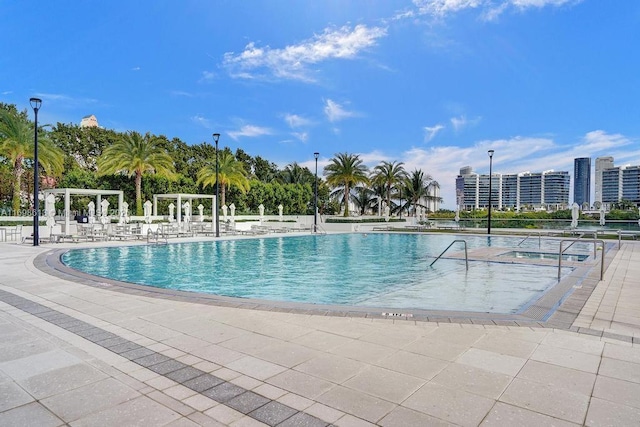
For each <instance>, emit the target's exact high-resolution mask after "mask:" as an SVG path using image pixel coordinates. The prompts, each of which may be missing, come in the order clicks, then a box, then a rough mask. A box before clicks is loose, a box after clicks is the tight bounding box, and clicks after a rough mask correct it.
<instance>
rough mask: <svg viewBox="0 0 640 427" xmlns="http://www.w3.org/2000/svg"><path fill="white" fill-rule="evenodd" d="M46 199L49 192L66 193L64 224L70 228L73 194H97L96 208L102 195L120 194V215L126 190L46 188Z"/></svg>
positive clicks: (98, 206)
mask: <svg viewBox="0 0 640 427" xmlns="http://www.w3.org/2000/svg"><path fill="white" fill-rule="evenodd" d="M43 193H44V197H45V200H46V198H47V196H48V195H49V194H53V195H61V194H64V226H65V230H67V232H68V230H69V223H70V213H71V196H96V208H98V209H100V206H101V203H102V196H118V215H121V214H122V203H123V202H124V192H123V191H122V190H92V189H85V188H52V189H49V190H44V191H43Z"/></svg>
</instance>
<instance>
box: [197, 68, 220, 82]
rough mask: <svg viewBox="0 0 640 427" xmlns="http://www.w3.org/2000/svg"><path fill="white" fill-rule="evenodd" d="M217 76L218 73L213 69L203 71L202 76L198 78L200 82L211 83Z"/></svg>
mask: <svg viewBox="0 0 640 427" xmlns="http://www.w3.org/2000/svg"><path fill="white" fill-rule="evenodd" d="M215 78H216V73H214V72H211V71H203V72H202V77H200V80H198V83H210V82H212V81H213V80H214V79H215Z"/></svg>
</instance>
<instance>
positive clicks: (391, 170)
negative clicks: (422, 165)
mask: <svg viewBox="0 0 640 427" xmlns="http://www.w3.org/2000/svg"><path fill="white" fill-rule="evenodd" d="M403 165H404V163H402V162H396V161H393V162H387V161H383V162H382V163H380V164H379V165H378V166H376V167H375V168H373V175H372V177H371V179H372V181H373V182H374V183H376V184H378V185H382V186H383V187H384V188H385V190H386V191H385V193H386V196H387V206H389V207H391V189H392V188H394V187H395V186H397V185H398V184H400V183H402V181H403V180H404V179H405V177H406V176H407V172H406V171H405V170H404V167H403Z"/></svg>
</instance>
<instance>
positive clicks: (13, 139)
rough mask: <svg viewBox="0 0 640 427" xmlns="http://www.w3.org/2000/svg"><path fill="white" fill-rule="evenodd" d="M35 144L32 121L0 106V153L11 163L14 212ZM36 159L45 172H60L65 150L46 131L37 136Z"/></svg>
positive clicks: (18, 206)
mask: <svg viewBox="0 0 640 427" xmlns="http://www.w3.org/2000/svg"><path fill="white" fill-rule="evenodd" d="M34 148H35V145H34V134H33V125H32V124H30V123H29V121H28V120H27V119H25V117H22V116H20V115H18V114H13V113H11V112H9V111H7V110H4V109H0V157H5V158H6V159H7V160H9V162H10V163H11V165H12V167H13V172H12V175H13V198H12V207H13V210H14V212H17V211H19V210H20V188H21V185H22V175H23V174H24V172H25V160H27V159H33V157H34ZM38 163H40V165H41V166H42V168H43V169H44V170H45V172H46V173H47V174H59V173H62V171H63V169H64V153H63V152H62V150H61V149H60V148H58V147H56V146H54V145H53V144H52V143H51V142H50V141H49V139H48V138H47V137H46V135H42V136H40V137H39V138H38ZM36 197H37V195H36ZM16 215H17V214H16Z"/></svg>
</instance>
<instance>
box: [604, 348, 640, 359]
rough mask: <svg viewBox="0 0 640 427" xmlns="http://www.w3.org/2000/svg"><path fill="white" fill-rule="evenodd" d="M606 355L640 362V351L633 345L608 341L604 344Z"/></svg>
mask: <svg viewBox="0 0 640 427" xmlns="http://www.w3.org/2000/svg"><path fill="white" fill-rule="evenodd" d="M603 356H604V357H608V358H610V359H618V360H624V361H627V362H632V363H640V352H639V351H637V349H635V348H633V347H626V346H622V345H617V344H611V343H607V344H605V346H604V352H603Z"/></svg>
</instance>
